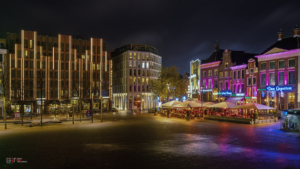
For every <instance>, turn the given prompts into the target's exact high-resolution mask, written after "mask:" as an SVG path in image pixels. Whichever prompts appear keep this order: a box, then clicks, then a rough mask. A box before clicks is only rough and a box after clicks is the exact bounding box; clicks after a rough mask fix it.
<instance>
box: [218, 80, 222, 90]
mask: <svg viewBox="0 0 300 169" xmlns="http://www.w3.org/2000/svg"><path fill="white" fill-rule="evenodd" d="M222 86H223V82H220V86H219V87H220V90H222Z"/></svg>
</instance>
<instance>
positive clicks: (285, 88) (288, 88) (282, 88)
mask: <svg viewBox="0 0 300 169" xmlns="http://www.w3.org/2000/svg"><path fill="white" fill-rule="evenodd" d="M266 90H268V91H291V90H293V87H292V86H268V87H266Z"/></svg>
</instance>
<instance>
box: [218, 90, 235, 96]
mask: <svg viewBox="0 0 300 169" xmlns="http://www.w3.org/2000/svg"><path fill="white" fill-rule="evenodd" d="M219 95H232V92H231V91H230V90H223V91H221V93H219Z"/></svg>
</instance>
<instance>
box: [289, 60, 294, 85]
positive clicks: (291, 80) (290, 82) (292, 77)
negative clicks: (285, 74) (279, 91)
mask: <svg viewBox="0 0 300 169" xmlns="http://www.w3.org/2000/svg"><path fill="white" fill-rule="evenodd" d="M294 61H295V60H294ZM289 84H295V71H290V72H289Z"/></svg>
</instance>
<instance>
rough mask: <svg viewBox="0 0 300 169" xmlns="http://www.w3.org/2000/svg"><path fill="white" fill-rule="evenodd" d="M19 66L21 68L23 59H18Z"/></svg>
mask: <svg viewBox="0 0 300 169" xmlns="http://www.w3.org/2000/svg"><path fill="white" fill-rule="evenodd" d="M18 68H21V60H18Z"/></svg>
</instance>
